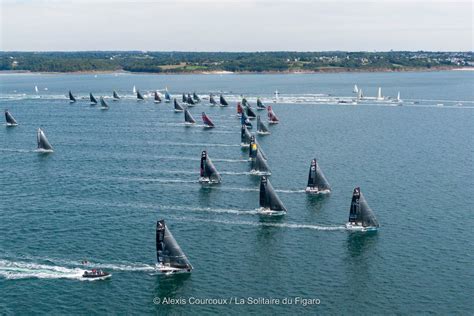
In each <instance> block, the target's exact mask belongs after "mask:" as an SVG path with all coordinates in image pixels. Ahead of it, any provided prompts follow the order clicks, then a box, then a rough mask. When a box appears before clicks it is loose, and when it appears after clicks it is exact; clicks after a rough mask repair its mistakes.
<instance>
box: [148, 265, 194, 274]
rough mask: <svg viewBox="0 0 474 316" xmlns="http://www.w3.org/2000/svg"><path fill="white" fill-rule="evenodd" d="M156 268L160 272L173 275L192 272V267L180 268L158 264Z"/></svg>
mask: <svg viewBox="0 0 474 316" xmlns="http://www.w3.org/2000/svg"><path fill="white" fill-rule="evenodd" d="M156 270H158V271H159V272H160V273H162V274H164V275H172V274H185V273H191V271H192V270H191V269H180V268H173V267H167V266H163V265H156Z"/></svg>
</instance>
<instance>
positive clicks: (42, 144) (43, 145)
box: [36, 128, 53, 153]
mask: <svg viewBox="0 0 474 316" xmlns="http://www.w3.org/2000/svg"><path fill="white" fill-rule="evenodd" d="M36 136H37V137H36V139H37V142H38V147H37V149H36V150H37V151H39V152H46V153H47V152H53V146H51V144H50V143H49V141H48V139H47V138H46V135H45V134H44V132H43V130H42V129H41V128H38V133H37V135H36Z"/></svg>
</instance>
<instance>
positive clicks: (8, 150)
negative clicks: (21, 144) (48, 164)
mask: <svg viewBox="0 0 474 316" xmlns="http://www.w3.org/2000/svg"><path fill="white" fill-rule="evenodd" d="M0 151H3V152H11V153H31V152H34V150H27V149H13V148H0Z"/></svg>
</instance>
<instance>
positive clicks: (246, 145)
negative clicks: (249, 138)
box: [240, 143, 250, 147]
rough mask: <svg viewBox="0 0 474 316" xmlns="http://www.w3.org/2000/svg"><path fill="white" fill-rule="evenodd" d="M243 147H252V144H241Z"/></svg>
mask: <svg viewBox="0 0 474 316" xmlns="http://www.w3.org/2000/svg"><path fill="white" fill-rule="evenodd" d="M240 146H241V147H250V144H245V143H240Z"/></svg>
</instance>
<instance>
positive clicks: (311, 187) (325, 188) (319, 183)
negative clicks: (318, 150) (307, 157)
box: [305, 159, 331, 194]
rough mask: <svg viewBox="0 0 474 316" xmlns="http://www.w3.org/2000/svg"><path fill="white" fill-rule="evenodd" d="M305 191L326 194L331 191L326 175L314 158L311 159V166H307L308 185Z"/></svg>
mask: <svg viewBox="0 0 474 316" xmlns="http://www.w3.org/2000/svg"><path fill="white" fill-rule="evenodd" d="M305 191H306V192H307V193H314V194H327V193H330V192H331V187H330V186H329V183H328V181H327V180H326V177H325V176H324V174H323V172H322V171H321V169H320V168H319V165H318V163H317V161H316V159H313V160H311V166H310V167H309V175H308V185H307V186H306V190H305Z"/></svg>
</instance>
